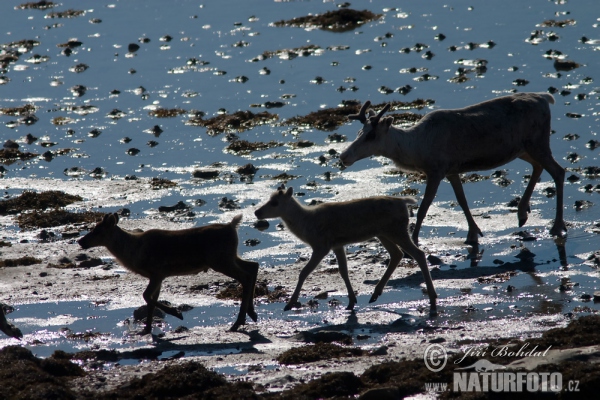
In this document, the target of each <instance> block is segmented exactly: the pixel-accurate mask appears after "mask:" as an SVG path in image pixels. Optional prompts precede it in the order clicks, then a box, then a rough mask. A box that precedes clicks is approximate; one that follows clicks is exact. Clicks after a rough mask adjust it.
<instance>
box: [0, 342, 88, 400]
mask: <svg viewBox="0 0 600 400" xmlns="http://www.w3.org/2000/svg"><path fill="white" fill-rule="evenodd" d="M83 375H85V372H84V371H83V369H81V367H79V366H78V365H75V364H73V363H71V362H70V361H69V360H66V359H63V358H55V357H54V356H52V357H49V358H46V359H39V358H36V357H35V356H34V355H33V354H32V353H31V351H30V350H28V349H26V348H23V347H20V346H8V347H5V348H3V349H2V350H0V382H1V384H2V397H3V398H7V399H9V398H10V399H20V398H22V399H24V398H29V399H33V398H36V399H44V398H45V399H75V398H76V395H75V393H74V392H73V391H72V389H71V388H70V385H69V379H68V378H73V377H78V376H83Z"/></svg>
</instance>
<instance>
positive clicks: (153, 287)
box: [140, 278, 162, 335]
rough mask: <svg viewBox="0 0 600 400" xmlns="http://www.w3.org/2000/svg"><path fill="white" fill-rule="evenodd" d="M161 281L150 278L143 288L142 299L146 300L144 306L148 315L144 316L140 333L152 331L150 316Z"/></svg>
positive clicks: (152, 312) (152, 314) (145, 333)
mask: <svg viewBox="0 0 600 400" xmlns="http://www.w3.org/2000/svg"><path fill="white" fill-rule="evenodd" d="M161 284H162V281H161V280H160V279H152V278H151V279H150V282H148V287H147V288H146V290H144V294H143V297H144V300H145V301H146V307H147V308H148V316H147V317H146V327H145V328H144V329H143V330H142V331H141V332H140V334H142V335H147V334H148V333H151V332H152V318H153V316H154V308H155V307H156V300H155V299H154V296H155V295H156V298H158V294H160V286H161Z"/></svg>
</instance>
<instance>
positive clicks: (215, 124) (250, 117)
mask: <svg viewBox="0 0 600 400" xmlns="http://www.w3.org/2000/svg"><path fill="white" fill-rule="evenodd" d="M278 119H279V116H278V115H277V114H271V113H269V112H267V111H263V112H260V113H256V114H255V113H253V112H252V111H236V112H234V113H233V114H221V115H217V116H216V117H213V118H209V119H203V118H202V116H197V117H194V118H191V119H189V120H188V121H187V122H186V123H185V124H186V125H192V126H202V127H205V128H206V129H207V133H208V134H209V135H211V136H216V135H218V134H220V133H223V132H228V133H236V132H243V131H246V130H249V129H252V128H254V127H255V126H260V125H266V124H270V123H273V122H275V121H277V120H278Z"/></svg>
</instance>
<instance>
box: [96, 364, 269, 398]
mask: <svg viewBox="0 0 600 400" xmlns="http://www.w3.org/2000/svg"><path fill="white" fill-rule="evenodd" d="M90 394H92V393H90ZM187 396H189V398H192V397H193V398H199V399H226V398H230V399H234V398H236V399H253V398H258V396H256V394H255V393H254V390H253V388H252V384H251V383H247V382H236V383H229V382H228V381H227V379H225V377H224V376H223V375H219V374H218V373H216V372H214V371H210V370H208V369H206V368H205V367H204V366H203V365H202V364H200V363H198V362H195V361H190V362H186V363H182V364H178V365H170V366H168V367H165V368H163V369H162V370H160V371H158V372H156V373H150V374H146V375H144V376H143V377H141V378H134V379H132V380H131V381H129V382H127V383H125V384H123V385H121V386H119V387H118V388H116V389H114V390H112V391H110V392H107V393H104V396H102V397H104V398H107V399H112V398H118V399H143V398H145V399H164V398H169V399H174V398H182V397H186V398H187ZM91 397H94V398H97V393H93V396H91Z"/></svg>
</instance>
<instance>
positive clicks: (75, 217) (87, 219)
mask: <svg viewBox="0 0 600 400" xmlns="http://www.w3.org/2000/svg"><path fill="white" fill-rule="evenodd" d="M103 216H104V213H100V212H94V211H85V212H82V213H72V212H69V211H65V210H59V209H55V210H52V211H47V212H39V211H37V210H36V211H33V212H31V213H26V214H21V215H19V217H18V218H17V223H18V224H19V227H20V228H21V229H22V230H32V229H37V228H52V227H56V226H61V225H68V224H81V223H95V222H97V221H98V220H99V219H101V218H102V217H103Z"/></svg>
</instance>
